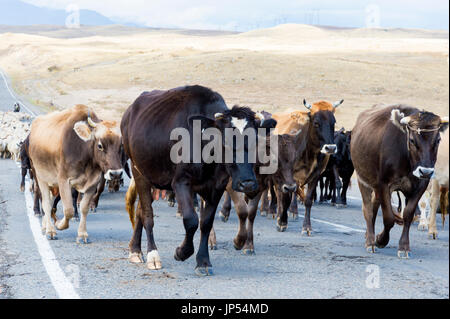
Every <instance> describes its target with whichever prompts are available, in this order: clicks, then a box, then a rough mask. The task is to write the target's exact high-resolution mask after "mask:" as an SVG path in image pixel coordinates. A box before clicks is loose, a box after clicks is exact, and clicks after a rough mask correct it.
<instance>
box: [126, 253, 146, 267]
mask: <svg viewBox="0 0 450 319" xmlns="http://www.w3.org/2000/svg"><path fill="white" fill-rule="evenodd" d="M128 261H129V262H130V263H132V264H142V263H144V259H143V258H142V253H130V254H129V255H128Z"/></svg>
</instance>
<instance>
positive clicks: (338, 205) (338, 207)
mask: <svg viewBox="0 0 450 319" xmlns="http://www.w3.org/2000/svg"><path fill="white" fill-rule="evenodd" d="M336 208H337V209H341V208H345V205H344V204H336Z"/></svg>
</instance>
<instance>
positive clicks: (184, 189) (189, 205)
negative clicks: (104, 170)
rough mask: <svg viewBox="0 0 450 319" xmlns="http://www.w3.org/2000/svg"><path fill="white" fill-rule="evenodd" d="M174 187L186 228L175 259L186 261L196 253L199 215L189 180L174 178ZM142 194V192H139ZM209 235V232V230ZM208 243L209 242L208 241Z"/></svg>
mask: <svg viewBox="0 0 450 319" xmlns="http://www.w3.org/2000/svg"><path fill="white" fill-rule="evenodd" d="M172 188H173V190H174V191H175V197H176V198H177V201H178V207H179V209H180V210H181V213H182V215H183V224H184V229H185V230H186V235H185V238H184V241H183V243H182V244H181V245H180V246H179V247H177V249H176V250H175V255H174V257H175V259H176V260H178V261H184V260H186V259H188V258H189V257H190V256H192V254H193V253H194V243H193V239H194V234H195V232H196V231H197V228H198V216H197V213H196V212H195V209H194V203H193V196H192V193H193V192H192V190H191V187H190V184H189V182H187V181H177V180H176V179H174V181H173V182H172ZM139 195H140V194H139ZM208 235H209V232H208ZM206 244H207V243H206Z"/></svg>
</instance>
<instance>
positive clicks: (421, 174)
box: [413, 166, 434, 179]
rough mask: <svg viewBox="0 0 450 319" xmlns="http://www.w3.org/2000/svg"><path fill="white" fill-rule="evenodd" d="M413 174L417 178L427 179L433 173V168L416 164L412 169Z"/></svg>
mask: <svg viewBox="0 0 450 319" xmlns="http://www.w3.org/2000/svg"><path fill="white" fill-rule="evenodd" d="M413 175H414V176H415V177H417V178H422V179H429V178H431V177H433V175H434V168H428V167H423V166H418V167H417V168H416V169H415V170H414V172H413Z"/></svg>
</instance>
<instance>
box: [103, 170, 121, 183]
mask: <svg viewBox="0 0 450 319" xmlns="http://www.w3.org/2000/svg"><path fill="white" fill-rule="evenodd" d="M122 175H123V169H116V170H112V169H109V170H108V171H107V172H106V173H105V175H104V177H105V179H106V180H107V181H110V180H113V179H120V178H122Z"/></svg>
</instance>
